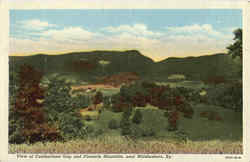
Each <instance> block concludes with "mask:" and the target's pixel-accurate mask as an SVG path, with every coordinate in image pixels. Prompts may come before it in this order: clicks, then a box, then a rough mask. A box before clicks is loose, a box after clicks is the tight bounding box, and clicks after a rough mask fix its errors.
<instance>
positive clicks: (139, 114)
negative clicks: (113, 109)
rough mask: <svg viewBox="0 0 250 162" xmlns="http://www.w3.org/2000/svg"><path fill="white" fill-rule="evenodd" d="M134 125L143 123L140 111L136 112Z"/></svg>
mask: <svg viewBox="0 0 250 162" xmlns="http://www.w3.org/2000/svg"><path fill="white" fill-rule="evenodd" d="M132 121H133V123H135V124H140V123H141V121H142V113H141V111H140V110H138V109H137V110H136V111H135V115H134V116H133V119H132Z"/></svg>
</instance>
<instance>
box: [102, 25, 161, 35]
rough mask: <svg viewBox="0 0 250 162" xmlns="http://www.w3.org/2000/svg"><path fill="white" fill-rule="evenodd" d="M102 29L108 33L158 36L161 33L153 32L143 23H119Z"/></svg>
mask: <svg viewBox="0 0 250 162" xmlns="http://www.w3.org/2000/svg"><path fill="white" fill-rule="evenodd" d="M103 30H104V31H107V32H110V33H115V34H117V33H128V34H132V35H136V36H149V37H151V36H160V35H162V33H160V32H153V31H150V30H149V29H148V27H147V26H146V25H145V24H134V25H120V26H118V27H113V26H109V27H106V28H103Z"/></svg>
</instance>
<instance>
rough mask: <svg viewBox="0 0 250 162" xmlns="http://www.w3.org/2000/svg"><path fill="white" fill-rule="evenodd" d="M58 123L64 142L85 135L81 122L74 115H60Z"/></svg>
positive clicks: (85, 131)
mask: <svg viewBox="0 0 250 162" xmlns="http://www.w3.org/2000/svg"><path fill="white" fill-rule="evenodd" d="M58 123H59V129H60V133H61V135H62V137H63V139H64V140H70V139H74V138H83V137H84V136H86V134H87V130H86V128H85V127H84V123H83V121H82V120H81V119H80V118H79V117H78V116H76V115H75V114H74V113H67V114H66V113H65V114H61V115H60V117H59V122H58Z"/></svg>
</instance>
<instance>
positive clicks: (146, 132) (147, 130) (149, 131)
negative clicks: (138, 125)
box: [142, 127, 155, 137]
mask: <svg viewBox="0 0 250 162" xmlns="http://www.w3.org/2000/svg"><path fill="white" fill-rule="evenodd" d="M154 135H155V131H154V129H153V128H148V127H146V128H144V129H143V133H142V136H144V137H152V136H154Z"/></svg>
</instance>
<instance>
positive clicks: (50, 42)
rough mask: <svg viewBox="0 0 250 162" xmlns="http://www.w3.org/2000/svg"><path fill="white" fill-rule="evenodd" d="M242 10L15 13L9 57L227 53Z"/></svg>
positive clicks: (32, 11)
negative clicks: (111, 52)
mask: <svg viewBox="0 0 250 162" xmlns="http://www.w3.org/2000/svg"><path fill="white" fill-rule="evenodd" d="M241 27H242V11H241V10H239V9H234V10H231V9H224V10H222V9H195V10H191V9H186V10H176V9H165V10H164V9H160V10H159V9H155V10H148V9H147V10H145V9H133V10H129V9H123V10H107V9H105V10H100V9H95V10H86V9H85V10H84V9H82V10H75V9H74V10H11V11H10V38H11V39H10V40H11V42H10V53H11V54H15V55H29V54H32V53H36V52H44V53H51V54H55V53H58V52H66V51H79V50H80V51H90V50H127V49H137V50H140V51H141V52H142V53H143V54H144V55H146V56H149V57H151V58H153V59H154V60H156V61H159V60H162V59H164V58H167V57H172V56H174V57H184V56H199V55H207V54H213V53H218V52H225V47H226V46H227V45H228V44H230V43H232V39H233V34H232V31H233V30H234V29H237V28H241Z"/></svg>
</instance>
